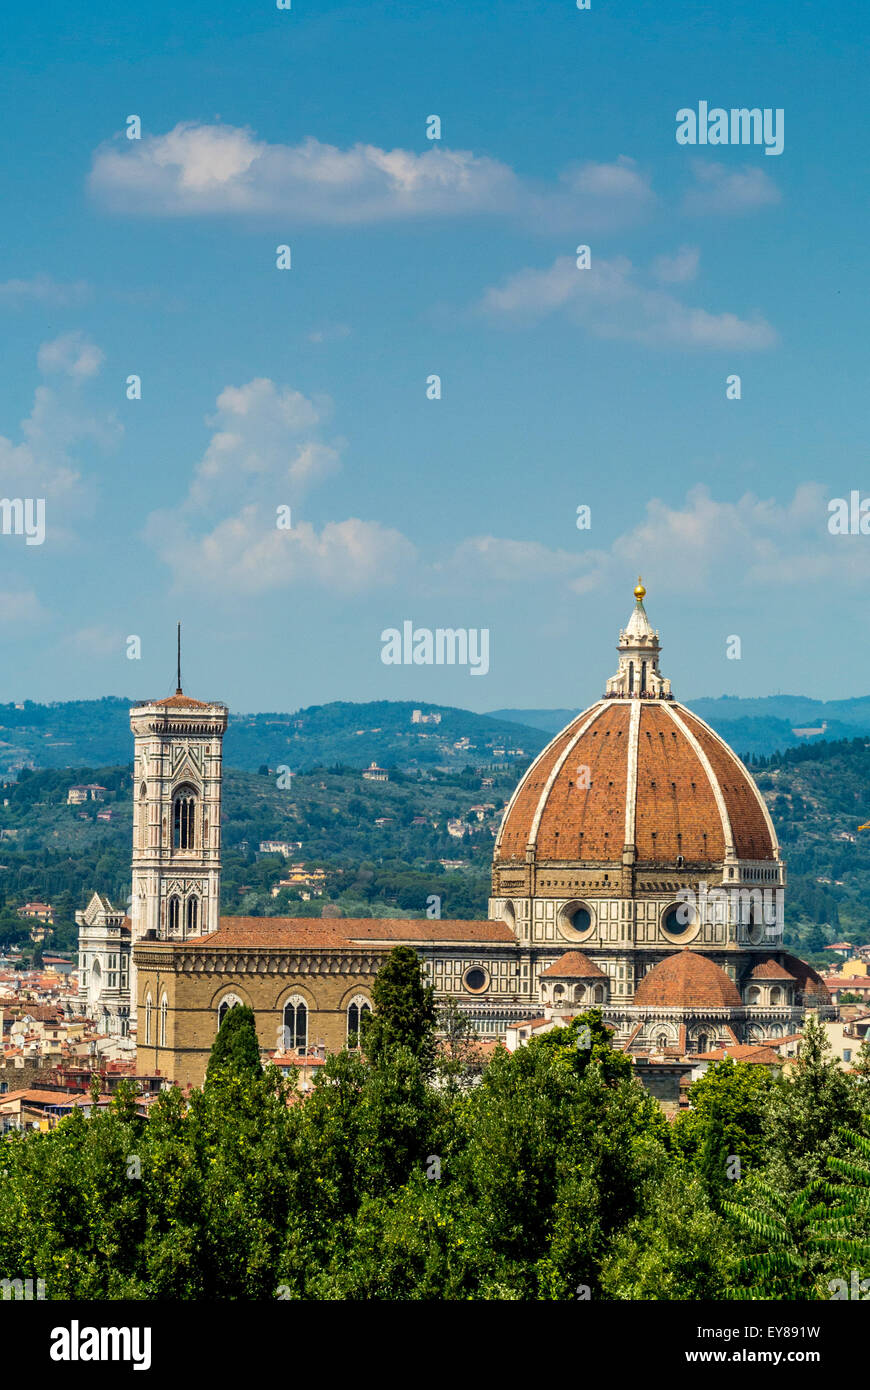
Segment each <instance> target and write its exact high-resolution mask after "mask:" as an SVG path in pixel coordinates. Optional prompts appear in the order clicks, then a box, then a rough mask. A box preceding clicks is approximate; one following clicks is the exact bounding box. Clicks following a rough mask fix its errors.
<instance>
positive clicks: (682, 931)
mask: <svg viewBox="0 0 870 1390" xmlns="http://www.w3.org/2000/svg"><path fill="white" fill-rule="evenodd" d="M700 925H701V924H700V918H699V916H698V909H697V908H696V907H695V906H694V905H693V904H692V903H687V902H679V903H671V905H670V907H666V908H665V910H664V913H663V915H662V932H663V933H664V935H665V936H666V937H667V939H668V940H669V941H674V942H683V941H691V940H692V939H693V938H694V937H696V936H697V935H698V932H699V931H700Z"/></svg>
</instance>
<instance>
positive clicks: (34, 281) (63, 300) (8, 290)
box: [0, 272, 91, 308]
mask: <svg viewBox="0 0 870 1390" xmlns="http://www.w3.org/2000/svg"><path fill="white" fill-rule="evenodd" d="M90 297H91V287H90V285H89V284H88V283H87V282H86V281H85V280H75V281H72V282H71V283H69V284H66V285H64V284H61V283H60V282H59V281H57V280H53V279H52V278H51V276H50V275H43V274H42V273H41V272H40V273H39V274H38V275H31V276H30V278H29V279H27V280H4V281H3V282H2V283H0V304H11V303H15V302H18V301H21V300H32V301H34V302H36V303H39V304H51V305H54V306H58V307H61V308H63V307H65V306H67V305H75V304H84V303H85V301H86V300H88V299H90Z"/></svg>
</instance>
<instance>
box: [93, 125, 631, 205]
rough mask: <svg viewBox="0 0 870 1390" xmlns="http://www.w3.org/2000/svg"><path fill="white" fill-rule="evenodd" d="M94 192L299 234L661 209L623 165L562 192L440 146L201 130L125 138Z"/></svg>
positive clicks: (96, 172) (602, 168) (600, 169)
mask: <svg viewBox="0 0 870 1390" xmlns="http://www.w3.org/2000/svg"><path fill="white" fill-rule="evenodd" d="M89 182H90V188H91V190H92V192H93V193H94V194H95V196H97V197H98V198H99V199H101V201H103V202H104V203H105V204H107V205H108V206H109V207H111V208H114V209H117V210H119V211H125V212H136V213H141V214H144V215H147V216H161V215H162V216H185V215H190V214H202V213H226V214H269V215H273V214H275V213H278V214H281V215H286V216H290V217H292V218H293V221H294V223H295V224H296V225H299V224H302V223H314V224H318V223H326V224H330V225H356V224H360V223H373V222H381V221H387V220H394V219H403V218H411V217H431V216H462V215H467V214H479V213H500V214H507V215H511V216H515V217H517V218H520V219H521V220H524V221H526V222H529V223H530V224H531V225H532V226H538V225H540V224H541V223H542V222H544V223H546V224H552V223H554V222H558V223H559V225H565V226H571V227H573V226H575V225H577V223H578V219H579V221H580V222H582V224H583V225H584V227H590V228H595V229H597V228H600V227H602V226H608V225H612V224H614V223H619V222H624V221H626V220H634V219H635V218H636V217H637V216H638V215H639V214H640V213H642V212H644V211H645V210H646V209H647V208H648V207H649V206H651V205H652V203H653V202H654V201H655V199H654V195H653V193H652V190H651V189H650V186H649V180H648V178H647V177H646V176H645V175H644V174H643V173H641V172H640V171H639V170H638V168H637V167H636V165H635V164H634V162H633V161H632V160H630V159H627V158H625V157H624V156H621V157H620V158H619V159H617V160H616V161H615V162H613V163H610V164H607V163H602V164H596V163H592V162H589V163H586V164H581V165H574V166H571V167H569V168H568V169H566V170H563V172H562V173H561V174H560V176H559V178H558V180H557V181H556V182H555V183H551V184H544V183H541V182H535V181H533V180H527V179H523V178H520V177H519V176H518V175H517V174H516V173H515V171H514V170H513V169H511V168H510V167H509V166H508V165H506V164H503V163H502V162H501V161H500V160H497V159H490V158H489V157H487V156H485V155H476V154H474V153H473V152H472V151H470V150H453V149H447V148H442V147H441V146H438V145H432V146H431V148H429V149H426V150H424V151H422V152H418V151H413V150H403V149H394V150H384V149H381V148H380V147H379V146H377V145H368V144H364V143H362V142H359V143H357V144H355V145H352V146H350V147H349V148H348V149H339V148H338V147H337V146H335V145H327V144H324V143H322V142H321V141H320V140H317V139H315V138H314V137H313V136H309V137H308V138H307V139H305V140H303V141H301V142H300V143H299V144H297V145H280V144H269V143H268V142H267V141H265V140H260V139H258V138H257V137H256V136H255V135H254V134H253V132H252V131H250V130H248V129H245V128H239V127H233V126H223V125H204V124H197V123H195V122H187V123H182V124H180V125H177V126H175V128H174V129H173V130H171V131H169V132H168V133H167V134H165V135H152V136H146V137H145V138H144V139H142V140H135V141H128V140H126V139H121V140H119V141H116V142H112V143H108V144H105V145H103V146H101V147H100V148H99V149H98V150H97V151H96V152H95V155H94V159H93V164H92V167H91V172H90V180H89Z"/></svg>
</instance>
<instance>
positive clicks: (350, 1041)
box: [347, 994, 372, 1047]
mask: <svg viewBox="0 0 870 1390" xmlns="http://www.w3.org/2000/svg"><path fill="white" fill-rule="evenodd" d="M371 1008H372V1006H371V1004H370V1003H369V1001H368V1000H367V999H365V998H364V997H363V996H362V995H361V994H358V995H357V996H356V998H354V999H351V1001H350V1003H349V1005H348V1007H347V1045H348V1047H359V1041H360V1032H361V1031H362V1017H363V1014H364V1013H371Z"/></svg>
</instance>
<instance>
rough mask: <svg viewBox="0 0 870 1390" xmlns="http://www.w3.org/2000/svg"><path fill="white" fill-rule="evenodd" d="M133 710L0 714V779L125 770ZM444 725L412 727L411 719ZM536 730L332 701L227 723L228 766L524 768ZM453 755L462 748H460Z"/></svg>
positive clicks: (398, 704)
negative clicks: (25, 773)
mask: <svg viewBox="0 0 870 1390" xmlns="http://www.w3.org/2000/svg"><path fill="white" fill-rule="evenodd" d="M133 703H135V701H133V700H128V699H119V698H117V697H115V696H107V697H106V698H105V699H102V700H71V701H64V702H60V703H57V704H51V705H39V704H35V703H33V702H32V701H30V700H28V701H25V703H24V704H22V705H0V776H9V775H10V774H15V773H16V772H17V771H18V769H19V768H22V767H29V768H34V769H35V768H68V767H82V766H86V765H87V766H89V767H109V766H114V765H117V764H124V763H127V762H129V761H130V759H131V758H132V751H133V738H132V734H131V733H130V706H131V704H133ZM415 709H419V710H420V711H421V713H422V714H423V715H424V716H430V717H431V716H432V715H437V716H440V719H439V720H438V721H437V722H435V720H432V722H429V723H425V724H424V723H413V722H412V713H413V711H414V710H415ZM546 741H547V740H546V738H545V737H544V736H543V735H542V733H541V730H540V729H535V728H529V727H518V726H517V725H516V724H515V723H509V722H507V721H505V720H500V719H494V718H492V717H491V716H488V715H484V714H472V713H471V712H470V711H469V710H462V709H454V708H452V707H450V706H441V705H426V704H422V703H421V704H418V705H415V704H414V703H413V702H411V701H397V700H374V701H370V702H369V703H365V704H350V703H346V702H343V701H335V702H334V703H332V704H328V705H312V706H310V707H309V708H308V709H300V710H296V711H295V712H294V713H292V714H286V713H272V714H234V713H232V712H231V713H230V716H229V724H228V727H227V733H226V738H225V740H224V760H225V762H226V763H227V765H228V766H230V767H237V768H242V769H245V770H247V771H249V772H255V771H256V770H257V769H258V768H259V767H261V766H263V765H265V766H267V767H272V768H274V767H278V766H280V765H282V764H284V765H286V766H289V767H290V768H291V770H292V771H294V772H304V771H305V770H306V769H308V768H311V767H316V766H318V764H320V763H324V762H345V763H347V764H348V765H350V766H352V767H359V768H362V767H368V765H369V764H370V763H372V762H377V763H380V764H381V765H382V766H385V767H392V766H398V767H404V768H416V767H455V768H460V767H462V766H463V765H464V764H465V763H467V762H488V761H494V762H506V763H513V762H516V761H517V760H520V761H523V760H525V759H526V758H527V757H529V756H532V755H533V754H535V753H537V752H538V751H539V749H541V748H542V747H543V746H544V744H545V743H546ZM457 745H458V746H457Z"/></svg>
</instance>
